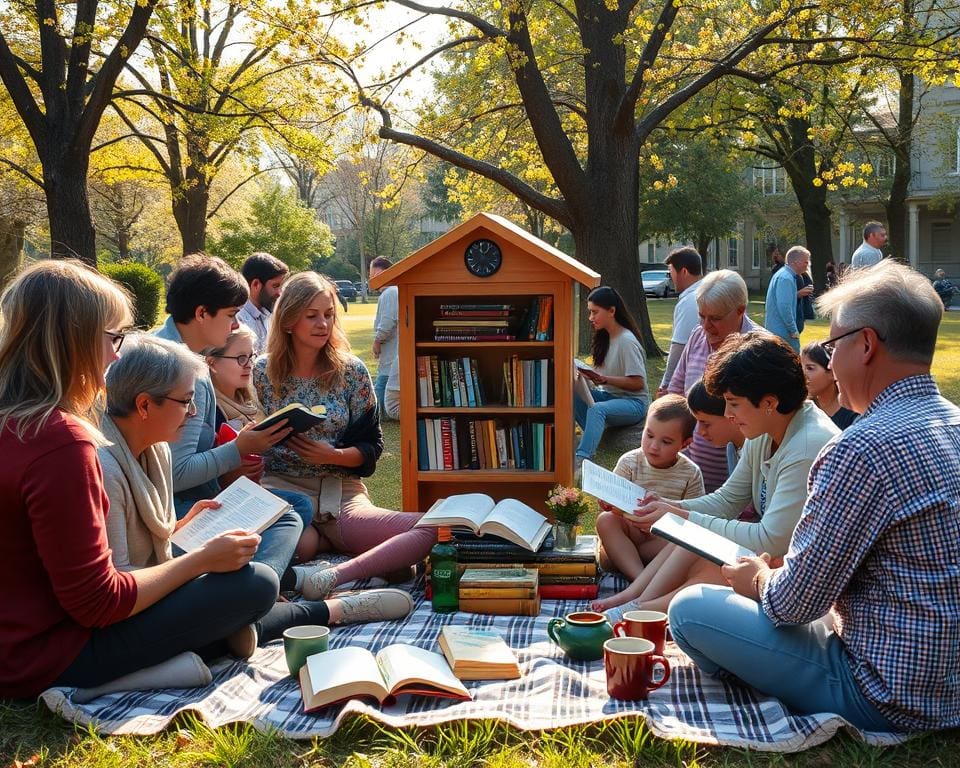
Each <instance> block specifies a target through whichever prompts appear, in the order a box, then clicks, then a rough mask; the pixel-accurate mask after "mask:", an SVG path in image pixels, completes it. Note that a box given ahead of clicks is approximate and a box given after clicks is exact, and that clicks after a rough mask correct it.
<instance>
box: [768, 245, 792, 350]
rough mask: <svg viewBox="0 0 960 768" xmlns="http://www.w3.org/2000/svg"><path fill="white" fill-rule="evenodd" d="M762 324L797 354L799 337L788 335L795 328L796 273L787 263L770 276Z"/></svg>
mask: <svg viewBox="0 0 960 768" xmlns="http://www.w3.org/2000/svg"><path fill="white" fill-rule="evenodd" d="M763 326H764V327H765V328H766V329H767V330H768V331H770V333H773V334H776V335H777V336H779V337H780V338H781V339H783V340H784V341H785V342H787V343H788V344H789V345H790V346H791V347H793V349H794V350H795V351H796V352H797V353H798V354H799V352H800V339H798V338H797V339H794V338H791V337H790V334H791V333H799V332H800V331H799V329H798V328H797V273H796V272H794V271H793V269H791V268H790V265H789V264H787V265H786V266H784V267H783V269H778V270H777V273H776V274H775V275H774V276H773V277H772V278H770V285H768V286H767V304H766V314H765V315H764V318H763Z"/></svg>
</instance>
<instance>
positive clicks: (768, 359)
mask: <svg viewBox="0 0 960 768" xmlns="http://www.w3.org/2000/svg"><path fill="white" fill-rule="evenodd" d="M703 383H704V385H705V386H706V388H707V392H709V393H710V394H711V395H713V396H714V397H722V396H723V395H724V393H726V392H729V393H730V394H731V395H736V396H737V397H745V398H747V399H748V400H749V401H750V402H751V403H753V405H755V406H757V405H760V401H761V400H762V399H763V398H764V397H765V396H766V395H773V396H774V397H776V398H777V401H778V402H777V412H778V413H793V412H794V411H796V410H797V409H798V408H799V407H800V406H801V405H803V401H804V400H806V399H807V382H806V379H805V378H804V376H803V366H802V365H801V364H800V356H799V355H798V354H797V353H796V352H794V351H793V349H792V348H791V347H790V346H789V345H788V344H787V343H786V342H784V341H783V339H780V338H778V337H776V336H773V335H771V334H769V333H766V332H765V331H751V332H750V333H732V334H730V335H729V336H727V339H726V341H724V342H723V344H721V345H720V349H718V350H717V351H716V352H715V353H714V354H713V355H712V356H711V357H710V358H709V359H708V360H707V368H706V370H705V371H704V373H703Z"/></svg>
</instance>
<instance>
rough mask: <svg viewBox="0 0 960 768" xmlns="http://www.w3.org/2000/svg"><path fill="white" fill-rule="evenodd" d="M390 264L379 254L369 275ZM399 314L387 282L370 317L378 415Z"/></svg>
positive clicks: (396, 298)
mask: <svg viewBox="0 0 960 768" xmlns="http://www.w3.org/2000/svg"><path fill="white" fill-rule="evenodd" d="M391 266H393V265H392V263H391V262H390V259H388V258H387V257H386V256H378V257H377V258H375V259H374V260H373V261H371V262H370V277H376V276H377V275H379V274H380V273H381V272H383V271H384V270H386V269H389V268H390V267H391ZM399 316H400V307H399V296H398V292H397V286H395V285H390V286H387V287H386V288H384V289H383V291H381V292H380V300H379V301H378V302H377V315H376V317H375V318H374V320H373V334H374V335H373V356H374V357H375V358H377V378H376V380H375V381H374V382H373V391H374V392H376V394H377V404H378V405H379V406H380V413H381V415H382V414H383V413H385V402H386V389H387V381H388V380H389V379H390V372H391V371H392V370H393V367H394V366H395V365H396V364H397V344H398V341H399V340H398V338H397V321H398V319H399Z"/></svg>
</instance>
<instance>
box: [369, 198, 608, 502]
mask: <svg viewBox="0 0 960 768" xmlns="http://www.w3.org/2000/svg"><path fill="white" fill-rule="evenodd" d="M478 253H479V254H480V257H481V261H482V260H483V258H486V256H484V254H486V255H487V256H489V257H490V259H491V260H490V261H489V262H483V263H479V264H478V263H477V262H476V261H475V260H473V257H474V256H477V254H478ZM490 254H493V255H490ZM599 281H600V275H599V274H597V273H596V272H594V271H592V270H590V269H589V268H588V267H585V266H584V265H582V264H580V263H579V262H577V261H576V260H574V259H572V258H571V257H570V256H568V255H567V254H565V253H562V252H560V251H558V250H557V249H556V248H553V247H552V246H550V245H548V244H547V243H544V242H543V241H541V240H538V239H537V238H535V237H534V236H532V235H531V234H530V233H528V232H525V231H523V230H522V229H520V228H519V227H517V226H516V225H515V224H513V223H512V222H509V221H507V220H506V219H502V218H500V217H498V216H494V215H491V214H485V213H481V214H477V215H476V216H474V217H473V218H472V219H470V220H469V221H465V222H463V223H462V224H460V225H458V226H457V227H455V228H453V229H452V230H450V231H449V232H447V233H445V234H444V235H441V236H440V237H439V238H437V240H435V241H433V242H432V243H429V244H428V245H426V246H424V247H423V248H421V249H420V250H419V251H417V252H416V253H414V254H411V255H410V256H409V257H408V258H406V259H404V260H403V261H401V262H399V263H398V264H395V265H394V266H392V267H390V269H388V270H386V271H385V272H383V273H381V275H379V276H377V277H376V278H374V279H372V281H371V285H373V286H374V287H377V288H380V287H383V286H384V285H396V286H397V287H398V291H399V292H398V299H399V310H400V314H399V336H400V340H399V358H400V359H399V364H400V450H401V457H400V459H401V477H402V484H403V509H404V510H407V511H410V512H423V511H426V510H427V509H429V508H430V507H431V506H432V505H433V504H434V503H435V502H436V501H437V500H438V499H441V498H446V497H448V496H451V495H454V494H461V493H471V492H480V493H486V494H488V495H489V496H491V497H493V498H494V499H496V500H498V501H499V500H502V499H506V498H515V499H519V500H521V501H524V502H526V503H527V504H529V505H530V506H532V507H533V508H534V509H536V510H537V511H539V512H542V513H546V511H547V510H546V507H545V503H544V502H545V500H546V497H547V492H548V491H549V490H550V488H551V487H552V486H553V485H556V484H557V483H563V484H565V485H569V484H570V483H571V481H572V475H573V327H574V323H573V312H574V306H573V304H574V286H575V284H578V283H579V284H581V285H583V286H586V287H588V288H590V287H595V286H596V285H598V284H599Z"/></svg>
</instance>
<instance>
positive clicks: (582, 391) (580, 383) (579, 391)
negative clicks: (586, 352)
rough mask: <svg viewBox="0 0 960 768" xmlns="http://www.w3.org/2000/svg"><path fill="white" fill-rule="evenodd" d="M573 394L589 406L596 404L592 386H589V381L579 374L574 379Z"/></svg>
mask: <svg viewBox="0 0 960 768" xmlns="http://www.w3.org/2000/svg"><path fill="white" fill-rule="evenodd" d="M573 394H574V395H576V396H577V397H579V398H580V399H581V400H583V402H585V403H586V404H587V405H588V406H591V405H593V404H594V399H593V393H592V392H591V391H590V385H589V384H587V380H586V379H584V378H583V376H581V375H580V374H579V373H577V374H575V375H574V377H573Z"/></svg>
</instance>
